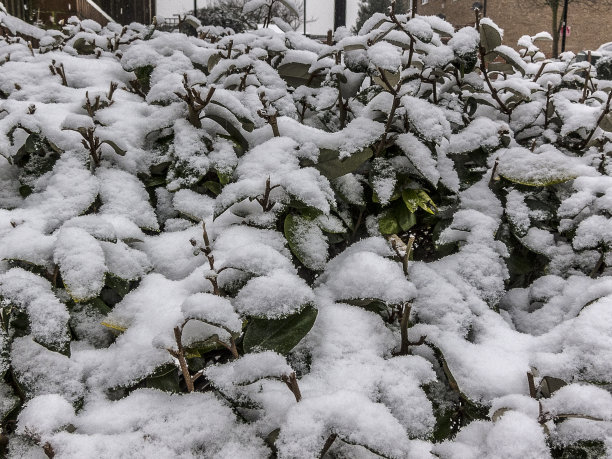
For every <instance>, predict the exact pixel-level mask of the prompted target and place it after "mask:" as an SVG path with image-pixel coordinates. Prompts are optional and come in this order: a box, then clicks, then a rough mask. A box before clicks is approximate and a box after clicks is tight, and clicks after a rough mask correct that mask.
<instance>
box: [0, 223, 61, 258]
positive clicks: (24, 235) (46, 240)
mask: <svg viewBox="0 0 612 459" xmlns="http://www.w3.org/2000/svg"><path fill="white" fill-rule="evenodd" d="M1 240H2V244H0V259H3V260H21V261H26V262H28V263H32V264H34V265H38V266H45V267H48V268H49V267H50V266H51V264H52V263H51V259H52V257H53V247H54V245H55V240H56V236H55V235H52V236H47V235H45V234H43V233H41V232H40V231H38V230H36V229H34V228H32V227H30V226H28V225H27V224H23V225H19V226H17V227H16V228H14V229H10V230H8V232H7V233H5V234H4V235H2V239H1Z"/></svg>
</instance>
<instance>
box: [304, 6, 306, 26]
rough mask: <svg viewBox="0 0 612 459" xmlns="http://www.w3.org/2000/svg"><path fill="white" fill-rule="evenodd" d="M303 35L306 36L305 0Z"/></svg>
mask: <svg viewBox="0 0 612 459" xmlns="http://www.w3.org/2000/svg"><path fill="white" fill-rule="evenodd" d="M304 35H306V0H304Z"/></svg>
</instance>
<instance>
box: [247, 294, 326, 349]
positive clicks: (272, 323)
mask: <svg viewBox="0 0 612 459" xmlns="http://www.w3.org/2000/svg"><path fill="white" fill-rule="evenodd" d="M316 318H317V310H316V309H315V308H314V307H312V306H310V305H307V306H305V307H304V308H303V309H302V310H301V311H300V312H298V313H296V314H292V315H290V316H288V317H285V318H283V319H251V320H249V324H248V325H247V329H246V333H245V335H244V341H243V347H244V351H245V352H247V353H248V352H256V351H258V350H263V349H266V350H272V351H276V352H278V353H280V354H287V353H289V352H290V351H291V350H292V349H293V348H294V347H295V346H297V344H298V343H299V342H300V341H301V340H302V338H304V336H306V334H307V333H308V332H309V331H310V329H311V328H312V326H313V325H314V323H315V320H316Z"/></svg>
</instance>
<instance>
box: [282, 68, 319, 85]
mask: <svg viewBox="0 0 612 459" xmlns="http://www.w3.org/2000/svg"><path fill="white" fill-rule="evenodd" d="M309 70H310V64H304V63H302V62H289V63H287V64H283V65H281V66H279V67H278V74H279V76H280V77H281V78H282V79H283V80H285V81H286V82H287V84H289V85H290V86H293V87H298V86H305V85H306V84H307V83H308V82H309V81H311V76H310V72H309ZM313 79H314V78H313Z"/></svg>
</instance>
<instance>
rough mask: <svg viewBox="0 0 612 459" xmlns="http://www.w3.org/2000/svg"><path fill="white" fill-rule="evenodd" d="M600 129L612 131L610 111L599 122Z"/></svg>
mask: <svg viewBox="0 0 612 459" xmlns="http://www.w3.org/2000/svg"><path fill="white" fill-rule="evenodd" d="M599 127H600V129H602V130H603V131H606V132H612V113H608V114H607V115H606V116H604V117H603V118H602V119H601V122H600V123H599Z"/></svg>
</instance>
